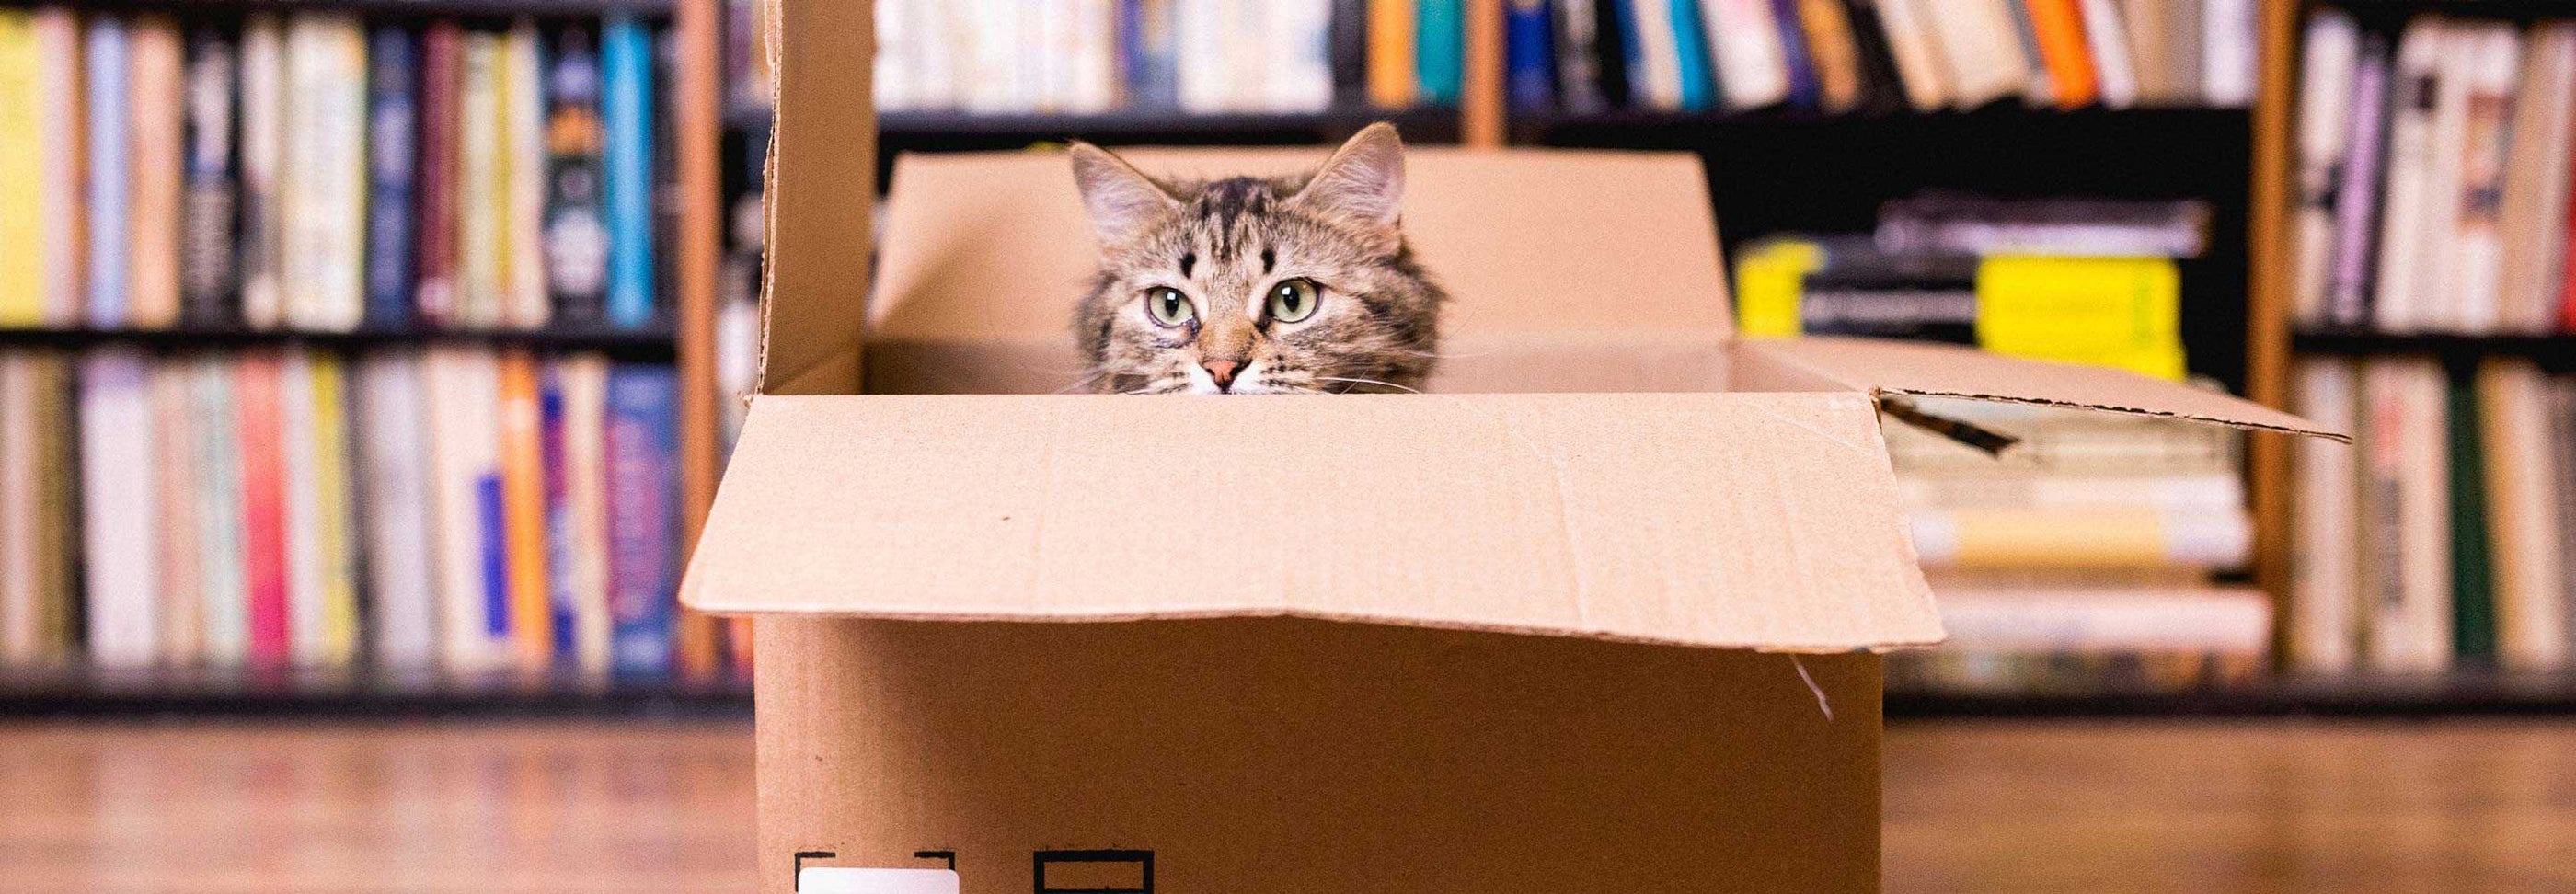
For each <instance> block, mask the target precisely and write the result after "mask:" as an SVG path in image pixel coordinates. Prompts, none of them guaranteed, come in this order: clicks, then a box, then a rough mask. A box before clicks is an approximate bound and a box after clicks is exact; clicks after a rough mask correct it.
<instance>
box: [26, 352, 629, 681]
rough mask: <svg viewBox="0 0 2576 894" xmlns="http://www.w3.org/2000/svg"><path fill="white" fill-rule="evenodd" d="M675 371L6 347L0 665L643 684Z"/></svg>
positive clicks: (477, 357)
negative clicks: (338, 671) (435, 674)
mask: <svg viewBox="0 0 2576 894" xmlns="http://www.w3.org/2000/svg"><path fill="white" fill-rule="evenodd" d="M676 388H677V385H676V380H675V378H674V375H673V372H672V370H671V368H670V367H668V366H666V365H655V364H629V363H616V362H611V361H609V360H608V359H606V358H604V357H599V356H595V355H585V354H566V355H560V356H544V357H541V356H538V355H535V354H532V353H530V352H527V351H524V350H500V351H495V350H491V349H485V348H470V347H433V348H428V349H425V350H385V351H377V352H370V353H368V354H365V355H363V356H358V357H354V358H352V357H347V356H342V355H338V354H334V353H330V352H325V351H317V350H311V349H307V348H301V347H286V348H278V349H261V350H247V351H238V352H228V353H212V352H202V353H182V354H175V355H167V356H153V355H147V354H143V353H140V352H135V351H131V350H127V349H122V348H100V349H94V350H91V351H87V352H83V353H79V354H71V353H63V352H55V351H48V350H42V349H23V350H8V351H0V664H10V665H49V664H51V665H59V664H66V663H69V662H72V661H74V660H79V661H83V662H85V663H86V664H87V665H89V666H91V667H97V668H111V669H123V668H150V667H163V668H172V667H175V668H200V667H202V668H214V669H226V668H279V667H302V668H352V667H365V668H372V669H378V670H383V671H392V672H414V671H425V670H438V671H443V672H447V673H451V674H457V675H466V676H473V675H487V674H496V673H499V674H516V673H522V672H548V673H562V674H570V675H578V676H580V677H584V678H593V679H604V678H608V677H610V676H612V675H614V676H619V677H657V676H660V675H663V674H665V673H668V672H669V671H670V670H671V668H672V667H673V626H674V623H675V617H674V616H675V614H676V612H677V610H678V609H677V605H676V602H675V592H676V587H677V579H678V556H679V542H678V537H679V531H678V524H679V514H678V510H679V506H678V500H679V496H678V488H679V481H678V471H677V470H678V458H677V455H676V443H677V440H676V434H675V431H674V425H675V421H674V404H675V402H676V400H677V395H676Z"/></svg>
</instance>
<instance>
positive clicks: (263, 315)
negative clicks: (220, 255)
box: [234, 12, 287, 329]
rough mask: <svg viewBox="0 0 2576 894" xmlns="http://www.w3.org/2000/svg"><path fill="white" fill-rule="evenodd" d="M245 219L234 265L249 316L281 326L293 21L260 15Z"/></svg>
mask: <svg viewBox="0 0 2576 894" xmlns="http://www.w3.org/2000/svg"><path fill="white" fill-rule="evenodd" d="M238 101H239V102H240V104H241V108H240V112H241V133H240V135H239V140H240V146H239V152H240V158H239V160H238V163H239V166H240V170H241V182H240V184H239V186H238V189H239V192H238V193H237V194H236V199H237V200H238V201H239V202H241V216H240V218H239V221H238V224H239V230H238V231H237V232H236V235H235V239H236V240H237V245H236V250H235V254H234V258H235V262H234V267H235V268H236V269H238V270H239V271H240V277H241V317H242V322H243V323H244V324H247V325H249V326H250V327H251V328H254V329H274V328H277V326H278V325H279V324H281V323H283V322H284V321H285V319H286V304H285V300H286V298H285V293H284V289H285V283H284V281H283V277H284V276H285V271H284V269H283V268H282V266H281V265H282V264H284V262H285V261H284V258H283V257H282V255H281V252H282V251H283V250H284V247H285V245H286V217H285V206H284V201H285V196H284V195H283V194H281V193H280V191H279V185H280V180H279V175H280V173H281V171H282V170H283V169H284V167H285V164H286V104H287V100H286V21H285V20H284V19H282V18H280V17H279V16H278V15H277V14H275V13H270V12H254V13H251V14H249V15H247V16H245V17H243V19H242V30H241V97H240V99H239V100H238Z"/></svg>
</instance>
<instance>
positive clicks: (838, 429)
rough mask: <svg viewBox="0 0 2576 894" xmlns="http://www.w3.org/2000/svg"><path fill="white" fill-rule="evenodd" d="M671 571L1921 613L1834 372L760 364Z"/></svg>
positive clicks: (885, 588) (1558, 623)
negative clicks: (786, 383) (1231, 376)
mask: <svg viewBox="0 0 2576 894" xmlns="http://www.w3.org/2000/svg"><path fill="white" fill-rule="evenodd" d="M1211 433H1222V434H1223V436H1222V437H1215V438H1211V437H1210V435H1211ZM681 598H682V600H683V601H684V602H685V603H686V604H688V605H689V606H691V607H693V608H697V609H701V610H706V611H715V612H794V613H815V614H839V615H851V616H864V617H878V618H916V619H949V620H1063V621H1081V620H1091V621H1109V620H1134V619H1149V618H1187V617H1212V616H1275V615H1286V616H1301V617H1313V618H1323V619H1332V620H1350V621H1371V622H1382V623H1391V624H1405V625H1420V626H1436V627H1461V628H1472V629H1486V630H1499V631H1518V632H1528V633H1541V634H1556V635H1571V636H1588V637H1600V638H1609V639H1619V640H1634V641H1650V642H1665V643H1679V644H1688V645H1698V646H1721V647H1745V648H1763V649H1778V650H1791V651H1841V650H1849V649H1863V648H1877V647H1888V646H1902V645H1918V644H1928V643H1932V642H1936V641H1938V640H1939V639H1940V638H1941V627H1940V620H1939V618H1938V617H1937V615H1936V614H1935V613H1934V611H1933V607H1932V602H1931V598H1930V594H1929V592H1928V591H1927V590H1926V588H1925V587H1924V584H1923V579H1922V575H1921V572H1920V571H1919V570H1918V569H1917V568H1916V564H1915V556H1914V549H1913V545H1912V543H1911V542H1910V541H1909V540H1908V539H1907V536H1906V533H1905V530H1904V527H1903V524H1902V522H1901V520H1900V519H1899V517H1898V514H1897V511H1896V497H1895V483H1894V478H1893V475H1892V473H1891V472H1890V470H1889V467H1888V461H1887V455H1886V452H1885V449H1884V447H1883V446H1882V445H1881V443H1880V441H1879V433H1878V428H1877V422H1876V418H1875V415H1874V413H1873V411H1872V408H1871V405H1870V402H1869V401H1868V399H1867V398H1865V397H1864V396H1862V395H1859V394H1853V393H1812V394H1616V395H1468V396H1447V395H1432V396H1417V395H1382V396H1358V395H1351V396H1272V397H1252V398H1246V397H1222V398H1186V397H1184V398H1133V397H1117V396H1080V395H1075V396H1043V395H1041V396H984V395H969V396H867V397H851V396H841V397H774V396H765V397H760V398H757V399H755V400H754V401H753V404H752V408H751V415H750V417H749V419H748V421H747V423H746V425H745V428H744V431H743V435H742V440H741V442H740V445H739V446H738V447H737V448H736V450H735V452H734V456H733V462H732V466H731V468H730V469H729V471H728V472H727V474H726V476H725V480H724V485H723V488H722V490H721V492H720V493H719V494H718V495H717V499H716V505H715V508H714V511H713V514H712V515H711V517H710V518H709V519H708V521H707V527H706V533H705V536H704V538H703V539H702V540H700V542H699V544H698V548H697V551H696V554H695V556H694V557H693V559H692V561H691V563H690V568H689V574H688V577H687V579H686V581H685V582H684V583H683V585H682V588H681Z"/></svg>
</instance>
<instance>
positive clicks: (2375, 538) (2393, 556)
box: [2360, 358, 2453, 672]
mask: <svg viewBox="0 0 2576 894" xmlns="http://www.w3.org/2000/svg"><path fill="white" fill-rule="evenodd" d="M2446 390H2447V389H2446V386H2445V383H2444V381H2443V374H2442V369H2441V367H2440V365H2438V364H2437V363H2436V362H2434V361H2432V360H2430V359H2418V358H2402V359H2377V360H2371V361H2368V362H2366V363H2365V364H2364V365H2363V367H2362V395H2363V396H2362V400H2363V402H2364V407H2365V415H2364V416H2363V417H2362V428H2361V434H2362V438H2361V462H2362V489H2361V505H2362V511H2361V516H2360V518H2361V533H2360V537H2361V543H2362V586H2363V592H2364V594H2365V596H2364V598H2365V600H2366V603H2367V604H2368V605H2369V612H2368V614H2367V616H2366V618H2365V621H2364V628H2363V629H2364V633H2363V641H2364V643H2365V646H2366V649H2365V652H2364V664H2365V666H2366V667H2368V668H2370V669H2372V670H2379V671H2399V672H2402V671H2439V670H2444V669H2447V668H2448V667H2449V666H2450V663H2451V648H2452V629H2451V628H2452V623H2453V621H2452V607H2451V588H2452V586H2453V579H2452V568H2451V530H2450V528H2451V524H2450V522H2451V505H2450V504H2451V498H2450V491H2449V486H2450V461H2449V458H2448V453H2449V449H2448V441H2449V438H2450V423H2449V422H2448V413H2447V402H2448V398H2447V394H2446Z"/></svg>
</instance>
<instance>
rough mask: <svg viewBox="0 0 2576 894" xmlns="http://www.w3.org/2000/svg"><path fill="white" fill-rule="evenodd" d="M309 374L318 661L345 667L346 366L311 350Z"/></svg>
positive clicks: (353, 633)
mask: <svg viewBox="0 0 2576 894" xmlns="http://www.w3.org/2000/svg"><path fill="white" fill-rule="evenodd" d="M312 375H313V455H314V463H313V478H314V482H313V495H314V499H315V501H316V502H317V503H318V504H319V507H320V511H319V512H317V513H316V515H315V519H314V520H315V522H316V524H315V525H314V535H315V538H316V540H317V552H318V553H319V554H320V556H321V560H322V577H321V583H322V637H321V641H322V646H321V652H322V655H321V657H322V660H323V661H324V662H325V663H327V664H330V665H333V666H344V665H348V664H351V663H353V662H355V661H356V660H357V658H358V568H357V564H358V563H357V556H358V553H357V548H356V546H355V543H356V540H355V537H356V536H357V535H356V529H357V520H356V518H355V513H354V512H353V511H352V509H351V501H352V500H354V499H355V497H356V494H355V491H354V489H353V488H352V486H351V484H350V469H349V450H350V443H349V417H348V412H347V409H346V408H347V407H348V400H349V398H348V367H347V366H346V365H344V364H343V363H342V362H341V360H340V358H339V356H338V355H336V354H329V353H323V352H315V353H314V354H313V357H312Z"/></svg>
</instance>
